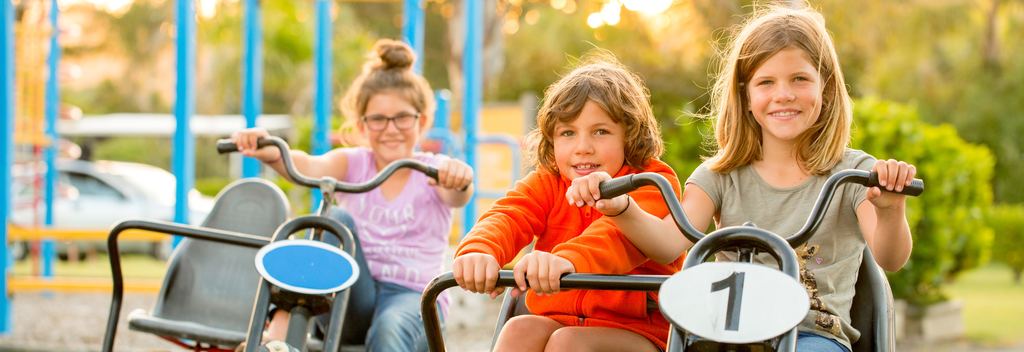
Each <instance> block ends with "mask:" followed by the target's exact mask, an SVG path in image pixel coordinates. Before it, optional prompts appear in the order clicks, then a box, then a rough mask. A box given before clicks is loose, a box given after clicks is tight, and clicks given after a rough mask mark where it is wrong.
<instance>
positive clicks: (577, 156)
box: [552, 100, 626, 180]
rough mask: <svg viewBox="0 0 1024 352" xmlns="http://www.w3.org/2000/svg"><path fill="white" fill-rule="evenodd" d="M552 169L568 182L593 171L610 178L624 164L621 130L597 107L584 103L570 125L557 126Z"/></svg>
mask: <svg viewBox="0 0 1024 352" xmlns="http://www.w3.org/2000/svg"><path fill="white" fill-rule="evenodd" d="M554 132H555V133H554V138H553V139H554V140H553V143H552V144H553V147H554V154H555V165H557V166H558V172H559V173H560V174H561V175H562V176H565V177H566V178H568V179H570V180H574V179H576V178H578V177H581V176H586V175H589V174H591V173H594V172H596V171H604V172H606V173H608V174H609V175H612V176H614V175H615V173H616V172H618V171H619V169H621V168H622V164H623V162H624V160H625V146H626V142H625V139H624V138H623V137H624V136H625V127H624V126H622V124H619V123H616V122H615V121H612V118H611V116H608V113H607V112H605V111H604V110H602V109H601V107H600V106H598V105H597V103H594V102H593V101H590V100H587V102H586V104H584V105H583V109H582V110H581V111H580V115H579V116H577V117H576V119H575V120H573V121H572V122H568V123H565V122H558V123H557V124H555V131H554Z"/></svg>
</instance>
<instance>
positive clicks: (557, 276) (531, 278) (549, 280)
mask: <svg viewBox="0 0 1024 352" xmlns="http://www.w3.org/2000/svg"><path fill="white" fill-rule="evenodd" d="M575 272H576V266H574V265H572V262H570V261H569V260H568V259H565V258H562V257H559V256H557V255H554V254H551V253H548V252H542V251H533V252H530V253H527V254H526V255H525V256H523V259H520V260H519V262H518V263H516V266H515V268H513V269H512V273H513V274H515V277H516V286H517V287H513V288H512V292H509V294H511V295H512V297H519V296H520V295H522V294H523V293H525V292H526V290H527V289H528V288H527V287H526V283H527V282H529V283H530V288H532V289H533V292H536V293H537V295H541V294H548V295H550V294H553V293H558V291H559V290H560V287H559V286H560V284H561V280H562V274H567V273H568V274H572V273H575Z"/></svg>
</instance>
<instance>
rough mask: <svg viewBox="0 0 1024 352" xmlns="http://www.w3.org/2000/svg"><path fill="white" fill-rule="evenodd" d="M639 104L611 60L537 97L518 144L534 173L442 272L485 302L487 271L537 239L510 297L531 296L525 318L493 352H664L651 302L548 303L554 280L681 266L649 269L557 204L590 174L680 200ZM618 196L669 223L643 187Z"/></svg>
mask: <svg viewBox="0 0 1024 352" xmlns="http://www.w3.org/2000/svg"><path fill="white" fill-rule="evenodd" d="M648 95H649V94H648V92H647V90H646V88H645V87H644V86H643V84H642V83H641V81H640V79H639V77H637V75H636V74H634V73H632V72H630V71H629V70H628V69H627V68H626V67H624V66H623V65H621V64H619V63H618V62H617V61H616V60H615V59H614V58H612V57H610V55H599V56H597V57H591V58H589V59H588V61H587V62H585V63H584V64H583V65H581V66H580V67H578V68H576V69H575V70H573V71H572V72H570V73H569V74H568V75H566V76H565V77H563V78H562V79H560V80H559V81H558V82H555V83H554V84H552V85H551V86H550V87H549V88H548V89H547V91H546V92H545V99H544V103H543V105H542V106H541V109H540V111H539V113H538V116H537V128H536V129H534V130H533V131H531V132H530V134H529V136H527V145H528V146H529V147H531V148H535V149H531V151H532V152H533V153H532V154H531V159H533V160H532V161H533V162H534V164H535V165H536V166H537V169H536V171H534V172H532V173H530V174H529V175H527V176H526V178H525V179H523V180H522V181H520V182H517V183H516V186H515V188H514V189H512V190H511V191H509V192H508V193H507V194H506V195H505V198H502V199H500V200H498V201H496V202H495V203H494V205H493V206H492V207H491V209H490V210H489V211H487V212H486V213H484V214H483V216H481V217H480V220H479V221H478V222H477V224H476V225H475V226H474V227H473V229H472V230H471V231H470V232H469V234H468V235H467V236H466V238H465V239H464V240H463V241H462V243H461V245H460V246H459V248H458V251H457V252H456V257H455V261H454V263H453V273H454V275H455V279H456V281H457V282H458V283H459V286H460V287H462V288H463V289H465V290H468V291H472V292H476V293H486V294H490V295H491V298H495V297H497V295H499V294H501V293H502V292H503V291H504V288H495V283H496V281H497V276H498V270H499V269H500V268H501V267H502V266H503V265H504V264H506V263H508V262H510V261H511V260H512V259H513V258H515V256H516V254H517V253H519V251H520V250H522V249H523V247H526V246H527V245H529V244H530V242H531V241H533V239H534V238H535V237H536V239H537V243H536V245H535V246H534V251H533V252H531V253H529V254H527V255H526V256H525V257H523V259H522V260H520V261H519V262H518V263H517V264H516V266H515V268H514V272H515V277H516V283H517V285H518V287H514V288H512V290H511V292H510V294H512V295H513V296H519V295H521V294H523V293H525V292H526V290H527V286H526V284H527V282H528V283H529V287H530V289H532V290H533V291H534V292H535V293H536V294H535V295H527V297H526V305H527V307H528V308H529V309H530V312H531V313H533V314H534V315H528V316H519V317H515V318H513V319H512V320H510V321H509V322H508V323H507V324H506V325H505V326H504V328H503V329H502V332H501V334H500V335H499V337H498V341H497V344H496V346H495V349H494V350H495V351H600V350H609V351H622V350H632V351H658V350H659V349H660V350H663V349H664V348H665V342H666V340H667V339H668V326H669V324H668V322H667V321H666V320H665V318H664V317H663V316H662V315H661V312H660V311H659V310H658V305H657V303H656V302H657V294H656V293H644V292H621V291H589V290H573V291H565V292H560V291H559V279H560V277H561V275H562V274H564V273H577V272H578V273H597V274H640V275H671V274H673V273H675V272H677V271H679V270H680V268H681V267H682V258H677V259H676V260H675V261H673V262H671V263H669V264H666V265H661V264H658V263H655V262H654V261H651V260H649V259H648V258H647V257H646V256H645V255H644V254H643V253H641V252H640V251H639V250H638V249H637V248H636V247H634V246H633V244H632V243H630V241H629V240H628V239H627V238H626V237H625V236H623V234H622V232H620V231H619V230H618V229H617V228H616V227H615V226H614V225H613V224H612V222H611V219H610V218H609V217H612V216H614V215H608V216H604V215H602V213H601V211H600V210H601V209H594V208H593V207H592V206H589V205H586V204H568V202H567V201H566V192H567V190H568V189H569V187H570V186H572V184H573V182H574V180H576V179H577V178H580V177H582V176H586V175H589V174H591V173H594V172H598V171H601V172H606V173H608V174H612V175H614V176H615V177H618V176H623V175H628V174H634V173H639V172H657V173H659V174H661V175H662V176H665V177H666V178H667V179H669V181H671V182H672V187H673V189H674V190H675V193H676V197H679V195H680V194H679V192H680V187H679V180H678V178H677V177H676V175H675V172H673V171H672V169H671V168H670V167H669V166H668V165H667V164H665V163H664V162H662V161H660V160H658V157H660V156H661V154H662V153H663V152H664V147H663V145H662V141H661V135H660V128H659V125H658V121H657V120H656V119H655V118H654V114H653V112H652V111H651V106H650V101H649V98H648ZM629 195H630V197H632V199H633V200H634V201H635V202H634V203H635V206H637V207H639V208H641V209H643V210H644V211H646V212H648V213H650V214H652V215H654V216H657V217H664V216H666V215H668V209H667V208H666V206H665V202H664V201H663V200H662V199H661V194H660V193H659V192H658V190H657V189H655V188H654V187H644V188H641V189H639V190H637V191H634V192H631V193H629ZM577 199H578V197H577ZM602 204H603V203H602Z"/></svg>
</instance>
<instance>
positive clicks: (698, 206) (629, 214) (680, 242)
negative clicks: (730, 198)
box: [601, 184, 715, 264]
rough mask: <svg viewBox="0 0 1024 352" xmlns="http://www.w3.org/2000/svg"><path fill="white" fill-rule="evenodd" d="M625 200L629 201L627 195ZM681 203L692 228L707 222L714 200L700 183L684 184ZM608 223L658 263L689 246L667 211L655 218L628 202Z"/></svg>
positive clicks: (668, 259)
mask: <svg viewBox="0 0 1024 352" xmlns="http://www.w3.org/2000/svg"><path fill="white" fill-rule="evenodd" d="M601 201H604V200H601ZM629 201H630V202H632V200H631V199H630V200H629ZM682 206H683V211H684V212H685V213H686V218H687V219H688V220H690V223H691V224H693V226H694V227H695V228H697V229H706V228H708V226H710V225H711V220H712V217H713V216H714V212H715V203H714V202H712V201H711V197H709V196H708V194H707V193H705V192H704V190H702V189H700V187H697V186H696V185H693V184H687V185H686V187H685V188H683V201H682ZM620 211H621V210H620ZM613 214H614V213H613ZM612 223H614V224H615V227H618V228H619V230H621V231H622V233H623V234H624V235H625V236H626V238H629V241H630V242H632V243H633V245H634V246H636V248H638V249H640V251H641V252H643V253H644V254H645V255H647V257H648V258H651V260H653V261H655V262H657V263H658V264H668V263H671V262H673V261H675V260H676V259H677V258H679V256H680V255H683V253H684V252H686V250H687V249H690V247H691V246H693V243H692V242H690V240H688V239H686V237H685V236H683V233H682V232H680V231H679V227H677V226H676V222H675V219H674V218H673V217H672V215H671V214H669V215H668V216H665V217H664V218H661V219H659V218H657V217H655V216H653V215H651V214H648V213H647V212H644V211H643V210H642V209H640V208H638V207H636V206H630V207H629V208H628V209H626V211H625V212H624V213H622V215H619V216H616V217H613V218H612Z"/></svg>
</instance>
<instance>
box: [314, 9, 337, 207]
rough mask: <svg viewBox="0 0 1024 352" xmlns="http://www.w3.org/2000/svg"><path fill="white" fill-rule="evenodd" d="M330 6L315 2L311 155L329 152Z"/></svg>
mask: <svg viewBox="0 0 1024 352" xmlns="http://www.w3.org/2000/svg"><path fill="white" fill-rule="evenodd" d="M331 6H334V2H332V1H330V0H317V1H316V48H315V49H314V50H316V52H315V53H314V55H316V70H315V71H314V72H313V77H316V78H315V82H314V83H313V84H314V87H313V90H314V91H315V92H316V93H315V94H316V96H315V98H314V101H313V119H314V123H313V131H312V132H313V135H312V136H311V139H312V140H311V142H312V143H310V146H311V147H312V149H313V150H311V152H312V154H313V155H323V154H324V153H327V152H329V151H330V150H331V147H332V145H331V127H332V126H331V97H332V96H333V92H332V91H331V75H332V73H331V72H332V67H331V63H332V60H334V55H333V51H332V50H331V49H332V45H331V44H332V43H334V40H333V38H334V37H333V36H332V31H331V29H332V28H334V20H333V19H331ZM311 192H312V193H311V194H312V196H311V197H310V200H311V205H310V209H313V210H314V211H315V209H316V208H317V206H319V205H320V200H321V199H322V198H321V196H320V191H319V190H313V191H311Z"/></svg>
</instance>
